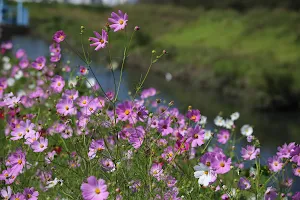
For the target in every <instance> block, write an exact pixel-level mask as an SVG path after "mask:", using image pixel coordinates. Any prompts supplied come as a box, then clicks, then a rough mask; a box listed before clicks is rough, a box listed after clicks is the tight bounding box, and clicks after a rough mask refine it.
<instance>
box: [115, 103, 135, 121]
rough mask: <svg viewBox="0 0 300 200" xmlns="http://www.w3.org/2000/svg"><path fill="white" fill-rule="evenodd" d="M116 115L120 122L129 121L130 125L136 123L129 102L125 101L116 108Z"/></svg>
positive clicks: (131, 105)
mask: <svg viewBox="0 0 300 200" xmlns="http://www.w3.org/2000/svg"><path fill="white" fill-rule="evenodd" d="M116 113H117V115H118V119H119V120H121V121H127V120H128V121H129V122H130V123H132V124H135V123H136V112H134V110H133V104H132V102H131V101H125V102H123V103H121V104H119V105H118V106H117V109H116Z"/></svg>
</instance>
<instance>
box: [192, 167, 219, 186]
mask: <svg viewBox="0 0 300 200" xmlns="http://www.w3.org/2000/svg"><path fill="white" fill-rule="evenodd" d="M194 170H195V172H194V176H195V178H197V179H198V183H199V185H203V186H205V187H207V186H208V185H209V184H210V183H211V182H213V180H214V179H215V177H216V176H217V175H216V174H215V173H214V172H213V171H212V170H211V169H210V168H209V167H207V166H206V165H204V164H202V163H199V164H198V165H196V166H195V167H194Z"/></svg>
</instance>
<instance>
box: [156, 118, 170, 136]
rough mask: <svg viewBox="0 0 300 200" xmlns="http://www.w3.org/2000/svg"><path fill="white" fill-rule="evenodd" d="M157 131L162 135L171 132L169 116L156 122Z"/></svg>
mask: <svg viewBox="0 0 300 200" xmlns="http://www.w3.org/2000/svg"><path fill="white" fill-rule="evenodd" d="M158 132H160V133H161V134H162V136H166V135H169V134H170V133H172V132H173V128H172V127H171V120H170V118H167V119H162V120H159V122H158Z"/></svg>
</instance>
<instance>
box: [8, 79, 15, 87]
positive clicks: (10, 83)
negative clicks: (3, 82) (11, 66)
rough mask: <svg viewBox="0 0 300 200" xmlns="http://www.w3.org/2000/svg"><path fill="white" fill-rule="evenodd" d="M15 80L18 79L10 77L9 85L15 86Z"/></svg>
mask: <svg viewBox="0 0 300 200" xmlns="http://www.w3.org/2000/svg"><path fill="white" fill-rule="evenodd" d="M15 82H16V81H15V79H14V78H8V79H7V85H8V86H10V87H11V86H13V85H14V84H15Z"/></svg>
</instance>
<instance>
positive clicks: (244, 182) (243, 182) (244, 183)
mask: <svg viewBox="0 0 300 200" xmlns="http://www.w3.org/2000/svg"><path fill="white" fill-rule="evenodd" d="M238 186H239V188H240V189H241V190H249V189H250V188H251V184H250V181H249V180H248V179H246V178H245V177H241V178H240V180H239V183H238Z"/></svg>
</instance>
